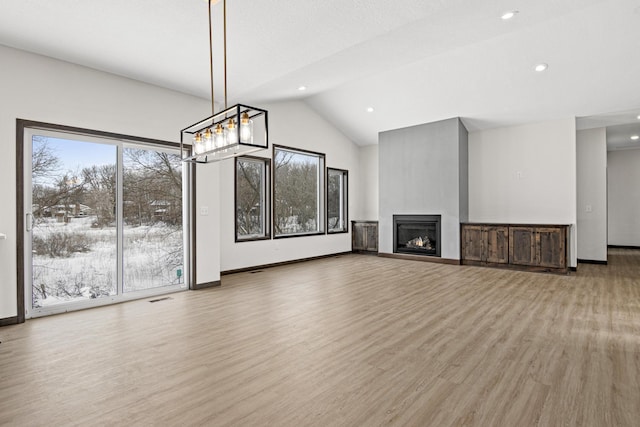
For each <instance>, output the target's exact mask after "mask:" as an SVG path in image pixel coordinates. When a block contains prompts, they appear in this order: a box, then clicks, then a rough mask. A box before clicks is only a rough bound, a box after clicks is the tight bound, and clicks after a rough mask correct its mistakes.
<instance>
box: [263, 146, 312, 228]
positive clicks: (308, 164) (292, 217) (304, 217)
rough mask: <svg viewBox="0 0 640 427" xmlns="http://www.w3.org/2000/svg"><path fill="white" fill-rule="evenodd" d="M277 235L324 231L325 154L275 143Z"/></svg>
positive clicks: (274, 225) (274, 196)
mask: <svg viewBox="0 0 640 427" xmlns="http://www.w3.org/2000/svg"><path fill="white" fill-rule="evenodd" d="M273 177H274V178H273V180H274V187H273V188H274V193H273V204H274V210H273V217H274V218H273V227H274V236H275V237H289V236H302V235H310V234H322V233H324V154H320V153H313V152H309V151H304V150H298V149H293V148H285V147H278V146H274V147H273Z"/></svg>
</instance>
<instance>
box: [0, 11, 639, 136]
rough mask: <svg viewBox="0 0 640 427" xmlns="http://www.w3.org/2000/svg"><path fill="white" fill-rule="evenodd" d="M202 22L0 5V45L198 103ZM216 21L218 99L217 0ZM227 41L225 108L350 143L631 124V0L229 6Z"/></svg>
mask: <svg viewBox="0 0 640 427" xmlns="http://www.w3.org/2000/svg"><path fill="white" fill-rule="evenodd" d="M511 10H517V11H518V13H517V14H516V15H515V17H514V18H512V19H510V20H502V19H501V15H502V14H503V13H504V12H506V11H511ZM207 14H208V3H207V1H206V0H109V1H104V0H100V1H98V0H55V1H52V0H2V1H0V44H4V45H7V46H11V47H15V48H18V49H23V50H26V51H30V52H35V53H39V54H43V55H47V56H50V57H54V58H58V59H62V60H65V61H69V62H72V63H77V64H81V65H85V66H88V67H92V68H95V69H98V70H103V71H107V72H110V73H114V74H118V75H121V76H125V77H129V78H132V79H137V80H141V81H144V82H148V83H152V84H155V85H158V86H162V87H166V88H170V89H174V90H178V91H181V92H185V93H188V94H192V95H196V96H200V97H203V98H208V97H209V65H208V61H209V56H208V55H209V53H208V52H209V47H208V27H207V24H208V18H207ZM213 22H214V40H215V46H214V51H215V55H214V56H215V58H216V60H215V63H216V68H215V70H214V75H215V76H216V91H217V94H216V101H221V99H222V98H221V97H220V98H219V95H220V94H221V90H222V72H221V71H222V70H221V64H222V44H221V28H222V2H221V1H218V2H217V3H216V4H215V5H214V12H213ZM227 34H228V55H227V66H228V93H229V103H230V104H231V103H235V102H243V103H246V104H249V105H255V106H260V104H261V103H267V102H274V101H280V100H289V99H301V100H304V101H305V102H307V103H308V104H309V105H310V106H311V107H312V108H313V109H315V110H316V111H317V112H318V113H319V114H320V115H322V116H323V117H325V118H326V119H327V120H329V121H331V122H332V123H334V125H335V126H337V127H338V128H339V129H340V130H341V131H342V132H343V133H344V134H345V135H346V136H348V137H349V138H350V139H351V140H353V141H354V142H355V143H357V144H361V145H365V144H374V143H376V142H377V134H378V132H379V131H384V130H389V129H394V128H399V127H403V126H410V125H415V124H421V123H426V122H431V121H435V120H440V119H445V118H449V117H454V116H460V117H463V120H464V122H465V124H466V126H467V128H468V129H469V130H477V129H485V128H491V127H498V126H508V125H516V124H521V123H529V122H535V121H542V120H550V119H557V118H567V117H572V116H594V115H599V114H602V113H610V112H617V111H625V112H631V113H629V114H631V115H630V117H636V116H637V115H638V114H640V77H639V76H640V57H639V56H638V52H640V0H609V1H604V0H536V1H531V0H528V1H527V0H323V1H319V0H259V1H256V0H253V1H251V0H227ZM539 63H547V64H548V69H547V70H546V71H544V72H535V71H534V66H535V65H536V64H539ZM300 86H306V87H307V89H306V90H305V91H300V90H298V88H299V87H300ZM369 107H372V108H373V110H374V111H373V112H367V108H369ZM635 110H637V114H635V116H633V114H632V113H633V112H634V111H635ZM638 121H639V122H640V120H638Z"/></svg>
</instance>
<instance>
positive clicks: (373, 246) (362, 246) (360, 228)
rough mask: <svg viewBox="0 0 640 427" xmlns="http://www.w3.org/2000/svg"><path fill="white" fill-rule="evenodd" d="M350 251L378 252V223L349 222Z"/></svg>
mask: <svg viewBox="0 0 640 427" xmlns="http://www.w3.org/2000/svg"><path fill="white" fill-rule="evenodd" d="M351 250H352V251H354V252H375V253H377V252H378V221H351Z"/></svg>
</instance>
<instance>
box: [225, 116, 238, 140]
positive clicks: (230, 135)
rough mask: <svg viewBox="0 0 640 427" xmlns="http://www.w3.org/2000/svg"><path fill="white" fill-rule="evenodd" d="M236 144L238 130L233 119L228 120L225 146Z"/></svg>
mask: <svg viewBox="0 0 640 427" xmlns="http://www.w3.org/2000/svg"><path fill="white" fill-rule="evenodd" d="M237 143H238V128H237V127H236V122H234V121H233V119H229V123H227V144H229V145H233V144H237Z"/></svg>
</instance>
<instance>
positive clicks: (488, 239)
mask: <svg viewBox="0 0 640 427" xmlns="http://www.w3.org/2000/svg"><path fill="white" fill-rule="evenodd" d="M461 234H462V246H461V247H462V259H463V260H468V261H477V262H487V263H497V264H506V263H508V262H509V228H508V227H505V226H499V225H472V224H467V225H464V226H463V227H462V229H461Z"/></svg>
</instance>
